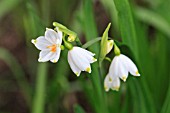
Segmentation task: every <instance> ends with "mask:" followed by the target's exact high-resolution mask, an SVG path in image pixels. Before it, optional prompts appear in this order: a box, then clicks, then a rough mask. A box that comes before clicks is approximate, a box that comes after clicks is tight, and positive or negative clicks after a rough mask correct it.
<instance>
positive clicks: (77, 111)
mask: <svg viewBox="0 0 170 113" xmlns="http://www.w3.org/2000/svg"><path fill="white" fill-rule="evenodd" d="M74 113H85V111H84V110H83V108H82V107H81V106H80V105H78V104H76V105H74Z"/></svg>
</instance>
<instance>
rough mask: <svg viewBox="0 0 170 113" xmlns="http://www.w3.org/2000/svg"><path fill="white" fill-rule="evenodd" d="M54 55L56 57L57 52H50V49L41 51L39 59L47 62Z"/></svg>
mask: <svg viewBox="0 0 170 113" xmlns="http://www.w3.org/2000/svg"><path fill="white" fill-rule="evenodd" d="M54 57H55V53H53V52H50V51H49V50H44V51H41V52H40V54H39V59H38V61H39V62H47V61H49V60H51V59H54Z"/></svg>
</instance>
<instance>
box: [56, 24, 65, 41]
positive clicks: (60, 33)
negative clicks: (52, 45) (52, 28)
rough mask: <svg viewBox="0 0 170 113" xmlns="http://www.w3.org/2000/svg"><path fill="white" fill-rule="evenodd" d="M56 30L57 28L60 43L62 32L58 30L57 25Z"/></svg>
mask: <svg viewBox="0 0 170 113" xmlns="http://www.w3.org/2000/svg"><path fill="white" fill-rule="evenodd" d="M56 30H57V32H58V39H59V44H61V43H62V37H63V33H62V31H60V30H59V29H58V27H56Z"/></svg>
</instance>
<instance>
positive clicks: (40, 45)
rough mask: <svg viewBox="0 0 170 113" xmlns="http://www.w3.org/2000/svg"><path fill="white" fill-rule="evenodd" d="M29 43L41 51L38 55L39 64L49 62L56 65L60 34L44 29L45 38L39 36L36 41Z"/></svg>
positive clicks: (60, 40)
mask: <svg viewBox="0 0 170 113" xmlns="http://www.w3.org/2000/svg"><path fill="white" fill-rule="evenodd" d="M31 42H32V43H33V44H34V45H35V46H36V48H37V49H39V50H41V52H40V54H39V59H38V61H39V62H47V61H51V62H53V63H56V62H57V61H58V59H59V57H60V52H61V48H60V46H61V43H62V32H61V31H59V30H58V29H57V32H56V31H54V30H53V29H48V28H47V29H46V31H45V36H40V37H38V38H37V39H32V40H31Z"/></svg>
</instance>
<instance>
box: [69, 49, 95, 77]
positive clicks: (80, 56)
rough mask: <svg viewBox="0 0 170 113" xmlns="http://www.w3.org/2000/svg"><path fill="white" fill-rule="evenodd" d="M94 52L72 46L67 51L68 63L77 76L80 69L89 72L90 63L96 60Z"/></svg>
mask: <svg viewBox="0 0 170 113" xmlns="http://www.w3.org/2000/svg"><path fill="white" fill-rule="evenodd" d="M94 55H95V54H94V53H92V52H90V51H87V50H85V49H83V48H80V47H73V48H72V49H71V50H69V51H68V63H69V65H70V67H71V69H72V71H73V72H74V73H75V74H76V75H77V76H79V75H80V73H81V71H86V72H88V73H91V66H90V64H91V63H93V62H95V61H97V59H95V58H94V57H93V56H94Z"/></svg>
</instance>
